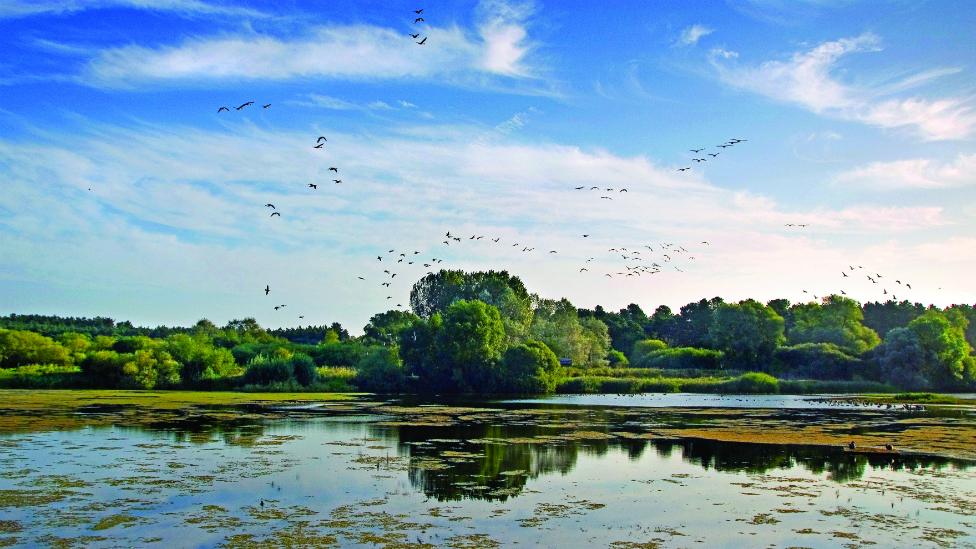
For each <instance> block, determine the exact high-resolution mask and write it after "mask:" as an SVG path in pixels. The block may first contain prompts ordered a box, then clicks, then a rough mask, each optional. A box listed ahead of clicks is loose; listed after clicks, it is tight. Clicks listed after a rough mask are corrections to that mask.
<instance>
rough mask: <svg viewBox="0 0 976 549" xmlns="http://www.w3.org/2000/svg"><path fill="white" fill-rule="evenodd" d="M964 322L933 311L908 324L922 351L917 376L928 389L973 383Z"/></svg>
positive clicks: (959, 317)
mask: <svg viewBox="0 0 976 549" xmlns="http://www.w3.org/2000/svg"><path fill="white" fill-rule="evenodd" d="M966 324H967V322H966V320H965V318H963V317H962V316H960V315H953V314H949V315H947V314H946V313H943V312H941V311H938V310H935V309H932V310H928V311H926V312H925V314H923V315H922V316H920V317H918V318H916V319H915V320H913V321H911V322H910V323H909V324H908V329H909V330H911V331H912V332H913V333H914V334H915V337H916V339H917V341H918V345H919V347H920V348H921V351H922V362H921V364H920V365H919V366H920V368H919V369H918V373H919V375H920V376H921V378H922V380H924V381H925V382H926V383H927V385H928V386H930V387H933V388H937V389H958V388H963V387H965V386H967V385H972V384H973V383H974V382H976V379H974V378H976V376H974V373H976V372H974V371H973V359H972V357H971V356H970V354H971V353H972V347H970V346H969V343H968V342H967V341H966V335H965V329H966Z"/></svg>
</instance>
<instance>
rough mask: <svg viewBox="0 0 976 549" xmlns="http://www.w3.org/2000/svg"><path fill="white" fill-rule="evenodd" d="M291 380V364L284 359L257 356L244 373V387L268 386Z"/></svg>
mask: <svg viewBox="0 0 976 549" xmlns="http://www.w3.org/2000/svg"><path fill="white" fill-rule="evenodd" d="M291 378H292V368H291V362H290V361H289V360H287V359H284V358H268V357H266V356H264V355H258V356H256V357H254V358H253V359H251V361H250V362H249V363H248V365H247V370H245V371H244V379H243V380H242V381H243V382H244V384H246V385H270V384H272V383H276V382H279V383H280V382H286V381H288V380H290V379H291Z"/></svg>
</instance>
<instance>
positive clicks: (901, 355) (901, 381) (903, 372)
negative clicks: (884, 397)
mask: <svg viewBox="0 0 976 549" xmlns="http://www.w3.org/2000/svg"><path fill="white" fill-rule="evenodd" d="M873 355H874V358H875V360H877V362H878V369H879V370H880V374H881V380H882V381H885V382H888V383H891V384H892V385H895V386H897V387H901V388H903V389H928V388H930V386H931V383H930V382H929V379H928V378H927V377H926V376H925V375H924V374H923V372H922V365H923V364H924V363H925V351H924V350H923V349H922V344H921V342H920V341H919V340H918V335H916V334H915V332H914V331H912V330H911V329H909V328H892V329H891V330H889V331H888V333H887V335H886V336H885V340H884V343H882V344H881V345H880V346H879V347H878V348H877V349H875V350H874V352H873Z"/></svg>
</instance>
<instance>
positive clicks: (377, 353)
mask: <svg viewBox="0 0 976 549" xmlns="http://www.w3.org/2000/svg"><path fill="white" fill-rule="evenodd" d="M355 373H356V386H357V387H359V388H360V389H362V390H364V391H371V392H374V393H382V394H393V393H400V392H402V391H403V390H404V389H405V388H406V384H407V377H406V373H405V372H404V370H403V365H402V364H401V363H400V357H399V354H398V353H397V348H396V346H390V347H374V348H372V349H371V350H370V353H369V354H367V355H366V356H364V357H363V358H361V359H359V362H358V363H357V364H356V370H355Z"/></svg>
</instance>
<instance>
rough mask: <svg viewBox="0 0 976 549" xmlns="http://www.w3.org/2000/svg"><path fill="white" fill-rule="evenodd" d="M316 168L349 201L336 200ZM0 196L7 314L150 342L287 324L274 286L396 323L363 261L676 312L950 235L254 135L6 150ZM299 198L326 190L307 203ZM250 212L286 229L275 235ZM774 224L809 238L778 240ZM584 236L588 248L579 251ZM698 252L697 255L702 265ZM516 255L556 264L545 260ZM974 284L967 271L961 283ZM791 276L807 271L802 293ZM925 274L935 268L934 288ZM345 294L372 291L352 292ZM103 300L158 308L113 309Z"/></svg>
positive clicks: (424, 154)
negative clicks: (867, 244)
mask: <svg viewBox="0 0 976 549" xmlns="http://www.w3.org/2000/svg"><path fill="white" fill-rule="evenodd" d="M318 133H324V134H327V135H328V136H329V149H328V150H327V151H325V152H323V151H316V150H313V149H312V148H311V146H310V145H311V144H310V143H309V140H308V135H316V134H318ZM133 150H136V151H139V154H132V151H133ZM330 165H336V166H337V167H338V168H339V178H341V179H343V181H344V182H343V184H341V185H334V184H332V183H331V181H330V180H331V179H332V177H330V175H331V174H330V172H328V171H327V168H328V166H330ZM0 178H2V180H3V181H4V182H5V184H4V193H0V211H4V212H5V215H4V216H3V217H2V218H0V231H2V234H3V235H4V244H3V253H4V258H5V259H4V261H5V269H4V274H3V275H2V276H4V277H6V278H8V279H10V280H11V283H10V284H3V285H0V301H4V302H5V303H14V302H15V303H18V304H20V303H27V304H30V303H37V301H30V300H25V299H24V298H23V297H17V298H16V301H11V300H13V299H14V298H15V297H16V296H13V295H11V294H10V291H9V290H4V288H18V287H20V284H22V283H26V281H29V282H30V283H32V284H41V285H44V284H48V285H50V286H51V287H57V286H58V285H63V284H65V281H66V280H72V279H75V278H79V277H80V278H83V279H84V280H85V282H84V284H86V285H88V286H86V291H85V292H83V293H84V295H87V296H93V297H91V302H82V301H78V300H81V299H82V298H83V296H79V295H72V296H69V297H68V298H67V299H68V301H64V300H62V301H61V302H58V303H55V302H53V301H52V302H51V307H52V308H57V307H58V306H63V307H65V309H61V310H60V311H59V312H61V313H68V312H71V313H79V314H80V313H85V314H91V313H92V312H93V311H92V306H91V305H86V303H98V304H101V305H99V307H104V306H105V305H104V304H106V303H123V304H129V306H136V305H135V304H136V303H152V307H151V308H147V309H146V311H153V312H152V313H151V314H153V315H158V316H153V317H151V318H149V319H148V320H147V321H151V322H192V321H193V320H195V319H196V318H198V317H200V316H211V317H215V315H223V316H224V318H230V317H233V316H237V317H239V316H244V315H255V316H257V317H258V319H259V320H260V321H261V322H263V323H268V324H272V325H277V324H289V323H292V322H293V321H294V320H293V319H283V318H282V317H281V316H274V315H273V313H272V312H271V311H270V310H268V309H269V308H268V307H267V306H266V305H265V303H264V302H263V301H260V300H259V299H258V298H259V297H263V296H257V295H256V290H255V288H257V289H260V288H263V286H264V284H266V283H270V284H271V285H272V287H273V288H275V290H276V296H280V297H281V298H282V301H280V302H281V303H289V304H291V305H301V306H303V307H305V308H307V309H308V310H309V311H313V312H311V313H310V312H309V311H305V312H306V314H307V315H308V317H307V318H308V320H309V321H326V320H329V321H331V320H340V321H342V322H343V323H345V324H348V325H350V326H351V327H352V328H354V329H355V328H356V327H358V326H361V325H363V324H364V323H365V321H366V319H367V318H368V317H369V315H370V314H372V313H375V312H377V311H380V310H383V309H384V308H385V307H387V306H388V305H390V303H388V302H387V300H386V299H385V297H386V295H394V296H395V299H394V300H393V301H394V304H395V302H397V301H399V302H405V301H404V300H405V299H406V293H407V292H408V291H409V285H410V284H411V283H412V282H413V281H414V280H416V279H417V278H418V277H419V276H421V275H422V274H423V273H424V269H423V268H422V267H421V266H420V265H419V264H417V265H413V266H409V267H407V266H400V267H399V268H398V271H399V272H400V276H398V277H397V279H396V281H397V283H396V284H395V285H394V287H393V288H391V289H390V291H389V292H387V290H386V289H385V288H381V287H379V285H378V282H379V281H380V280H381V279H379V278H378V277H379V276H382V274H381V272H380V271H381V268H385V266H386V265H387V264H386V263H385V262H384V263H382V264H381V263H380V262H377V261H375V256H376V254H377V253H380V252H381V251H382V252H385V250H387V249H390V248H395V249H398V250H400V249H408V248H409V249H411V250H419V251H422V254H420V255H421V256H422V257H424V258H429V257H439V258H442V259H444V260H445V261H444V263H443V264H441V265H440V266H442V267H451V268H466V269H484V268H507V269H509V270H510V271H512V272H514V273H517V274H519V275H520V276H522V277H523V279H524V280H525V281H526V283H527V285H528V286H529V287H530V288H531V289H532V290H533V291H538V292H540V293H542V294H543V295H547V296H567V297H569V298H570V299H572V300H574V301H575V302H577V303H578V304H579V305H592V304H594V303H595V302H597V301H599V302H602V303H604V304H605V305H608V306H616V305H621V306H622V305H625V304H626V303H628V302H630V301H637V302H640V303H642V304H645V303H650V304H657V303H662V302H663V303H668V304H671V305H680V304H682V303H684V302H686V301H690V300H692V299H697V298H699V297H701V296H702V295H705V294H708V295H714V294H716V293H717V294H720V295H727V296H728V295H752V296H757V297H773V295H775V292H782V291H785V290H786V289H789V288H790V287H793V288H796V287H797V286H798V285H800V284H810V283H813V282H815V281H816V280H819V279H822V278H823V277H825V276H826V275H827V273H829V272H831V271H832V270H833V269H834V268H835V265H836V264H837V263H840V262H842V261H845V258H846V257H850V256H853V255H855V254H856V253H857V246H856V245H854V244H852V243H851V242H850V241H851V240H852V238H856V237H859V236H864V237H866V238H870V239H871V240H874V239H876V238H877V237H878V236H881V235H884V236H886V237H890V236H891V235H910V236H913V237H914V236H918V235H923V236H924V235H925V234H927V231H931V230H934V229H940V228H943V227H945V225H946V222H947V220H946V219H945V218H944V214H943V212H942V210H941V209H940V208H938V207H932V206H917V207H910V208H893V207H887V206H870V205H860V206H858V205H852V206H850V207H847V208H843V209H840V210H832V209H827V208H817V209H813V210H805V211H804V210H799V211H790V210H786V209H784V208H782V207H781V206H780V205H778V204H777V203H776V202H775V201H774V200H772V199H771V198H769V197H767V196H764V195H759V194H754V193H747V192H736V191H729V190H725V189H721V188H718V187H715V186H713V185H711V184H709V183H708V182H707V181H705V180H703V179H701V178H700V176H697V175H685V174H678V173H676V172H675V171H674V170H673V168H672V167H669V166H662V165H658V164H656V163H654V162H652V161H651V160H650V159H648V158H646V157H641V156H636V157H624V156H619V155H615V154H612V153H609V152H606V151H600V150H584V149H580V148H579V147H574V146H568V145H563V144H558V143H536V144H524V143H518V142H514V141H511V140H509V138H508V137H507V136H505V135H504V134H499V133H498V132H494V131H485V130H482V129H475V128H471V127H464V126H454V127H441V126H431V125H423V126H408V127H397V128H391V129H390V131H389V133H386V134H380V135H377V134H369V135H364V134H343V133H342V132H340V131H338V130H335V129H332V128H328V127H319V126H316V127H311V128H307V129H302V130H295V131H292V132H282V131H271V130H262V129H259V128H256V127H253V126H250V125H247V124H241V125H239V126H235V127H233V128H228V129H227V130H226V131H204V130H199V129H193V128H189V127H164V126H140V127H136V128H118V127H111V126H100V125H93V126H90V127H89V128H88V130H87V131H83V132H80V133H77V134H75V135H74V137H73V140H72V141H71V143H70V144H66V143H62V142H61V141H60V136H57V135H51V136H41V137H39V138H38V141H37V142H36V143H13V142H9V141H4V140H0ZM309 182H317V183H319V184H320V187H319V189H317V190H312V189H309V188H307V187H306V185H307V184H308V183H309ZM576 186H584V187H585V189H584V190H580V191H577V190H575V189H574V187H576ZM590 186H598V187H599V188H600V190H599V191H590V190H589V187H590ZM89 187H91V188H92V191H91V192H89V191H88V190H87V189H88V188H89ZM623 187H626V188H628V192H627V193H621V192H620V191H619V189H621V188H623ZM606 188H613V189H614V190H613V191H606V190H605V189H606ZM601 195H606V196H612V198H613V200H605V199H600V198H599V196H601ZM265 202H271V203H274V204H275V205H276V206H277V209H278V211H280V212H282V214H283V215H282V217H281V218H273V219H272V218H269V217H268V211H267V209H266V208H264V207H263V204H264V203H265ZM24 204H30V205H31V207H30V208H25V207H23V205H24ZM785 223H810V224H811V227H809V228H808V229H807V230H805V231H790V230H787V229H784V227H783V225H784V224H785ZM582 227H585V230H586V231H587V233H588V234H592V236H591V237H590V238H588V239H586V241H581V239H580V237H579V234H580V232H581V228H582ZM447 230H451V231H454V232H455V233H457V234H463V235H465V236H468V235H472V234H485V235H489V236H494V237H498V238H501V239H502V240H503V241H504V243H505V245H504V246H503V245H501V243H500V244H498V245H495V244H494V243H491V242H490V241H489V240H488V239H485V240H482V241H476V242H470V241H468V240H467V239H465V241H464V242H463V243H457V244H456V245H452V246H444V245H443V244H441V241H442V240H443V238H442V237H441V235H443V233H444V232H445V231H447ZM8 237H9V238H8ZM701 240H708V241H710V242H711V243H712V245H711V246H710V247H708V248H704V247H702V246H700V245H699V246H697V247H696V246H695V244H696V243H698V242H700V241H701ZM663 241H673V242H680V243H683V244H686V245H687V247H688V248H689V250H692V251H693V252H692V253H694V255H696V256H697V257H696V260H694V261H691V260H686V261H683V262H682V263H681V265H680V266H681V268H682V269H683V271H684V272H683V273H679V272H677V271H670V272H667V273H662V274H660V275H655V277H654V278H642V279H626V280H617V279H614V280H613V281H612V282H613V283H612V284H611V283H605V282H604V280H603V278H602V271H599V272H598V270H608V271H609V270H612V271H613V272H617V270H622V265H620V260H619V257H617V256H615V255H614V254H611V253H608V252H607V249H609V248H611V247H616V246H620V245H625V246H628V247H634V248H635V249H636V248H638V247H639V246H641V245H643V244H653V245H655V246H656V245H657V243H659V242H663ZM514 242H519V243H524V245H529V246H535V247H537V248H538V249H539V250H541V249H543V248H547V249H558V250H559V251H560V253H559V254H555V255H554V256H552V257H546V258H545V259H544V260H543V259H542V258H541V256H540V254H523V253H521V251H520V249H521V248H517V247H513V246H512V245H511V244H512V243H514ZM39 248H43V249H44V250H45V253H44V254H41V256H42V257H41V256H39V254H36V253H35V251H36V250H37V249H39ZM590 256H594V257H597V258H598V261H595V262H594V263H595V265H594V267H595V269H594V273H593V276H587V275H586V274H585V273H578V267H579V265H580V264H581V263H582V262H583V261H584V260H585V258H587V257H590ZM652 257H656V256H653V254H652ZM784 258H786V260H784ZM658 260H660V259H659V258H658ZM974 262H976V258H973V259H972V260H970V261H968V262H966V263H965V265H963V266H962V267H961V268H965V269H967V270H968V271H971V270H973V269H976V264H974ZM796 265H804V268H803V270H802V271H803V272H802V273H798V272H797V270H796ZM940 265H941V263H939V262H935V263H933V264H932V270H933V272H937V271H938V270H939V269H940ZM954 268H958V267H954ZM960 272H962V271H960ZM719 273H721V274H719ZM357 275H362V276H366V277H367V278H368V282H367V283H364V284H363V285H361V286H354V284H357V283H358V282H359V281H358V280H357V279H356V278H355V277H356V276H357ZM922 279H924V277H919V280H922ZM401 280H402V282H400V281H401ZM607 280H609V279H607ZM114 292H123V293H125V295H132V296H136V295H138V294H139V293H140V292H143V293H145V294H146V295H147V296H151V297H146V298H145V300H143V299H142V298H139V297H131V298H126V299H124V300H122V301H119V300H118V299H117V297H116V293H114ZM202 296H207V298H206V299H202ZM62 297H63V296H62ZM38 299H40V298H38ZM52 299H53V298H52ZM291 305H290V309H291ZM114 306H115V307H121V306H122V305H114ZM86 307H87V310H86ZM66 309H70V310H66ZM103 311H104V310H103V309H97V312H103ZM104 312H106V313H110V314H113V315H115V316H118V317H123V318H125V317H131V316H137V315H134V314H133V313H132V312H131V311H126V310H119V309H115V310H111V311H104ZM146 314H149V313H146ZM182 315H192V317H191V318H185V317H184V316H182ZM219 318H220V317H217V318H215V319H219Z"/></svg>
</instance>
